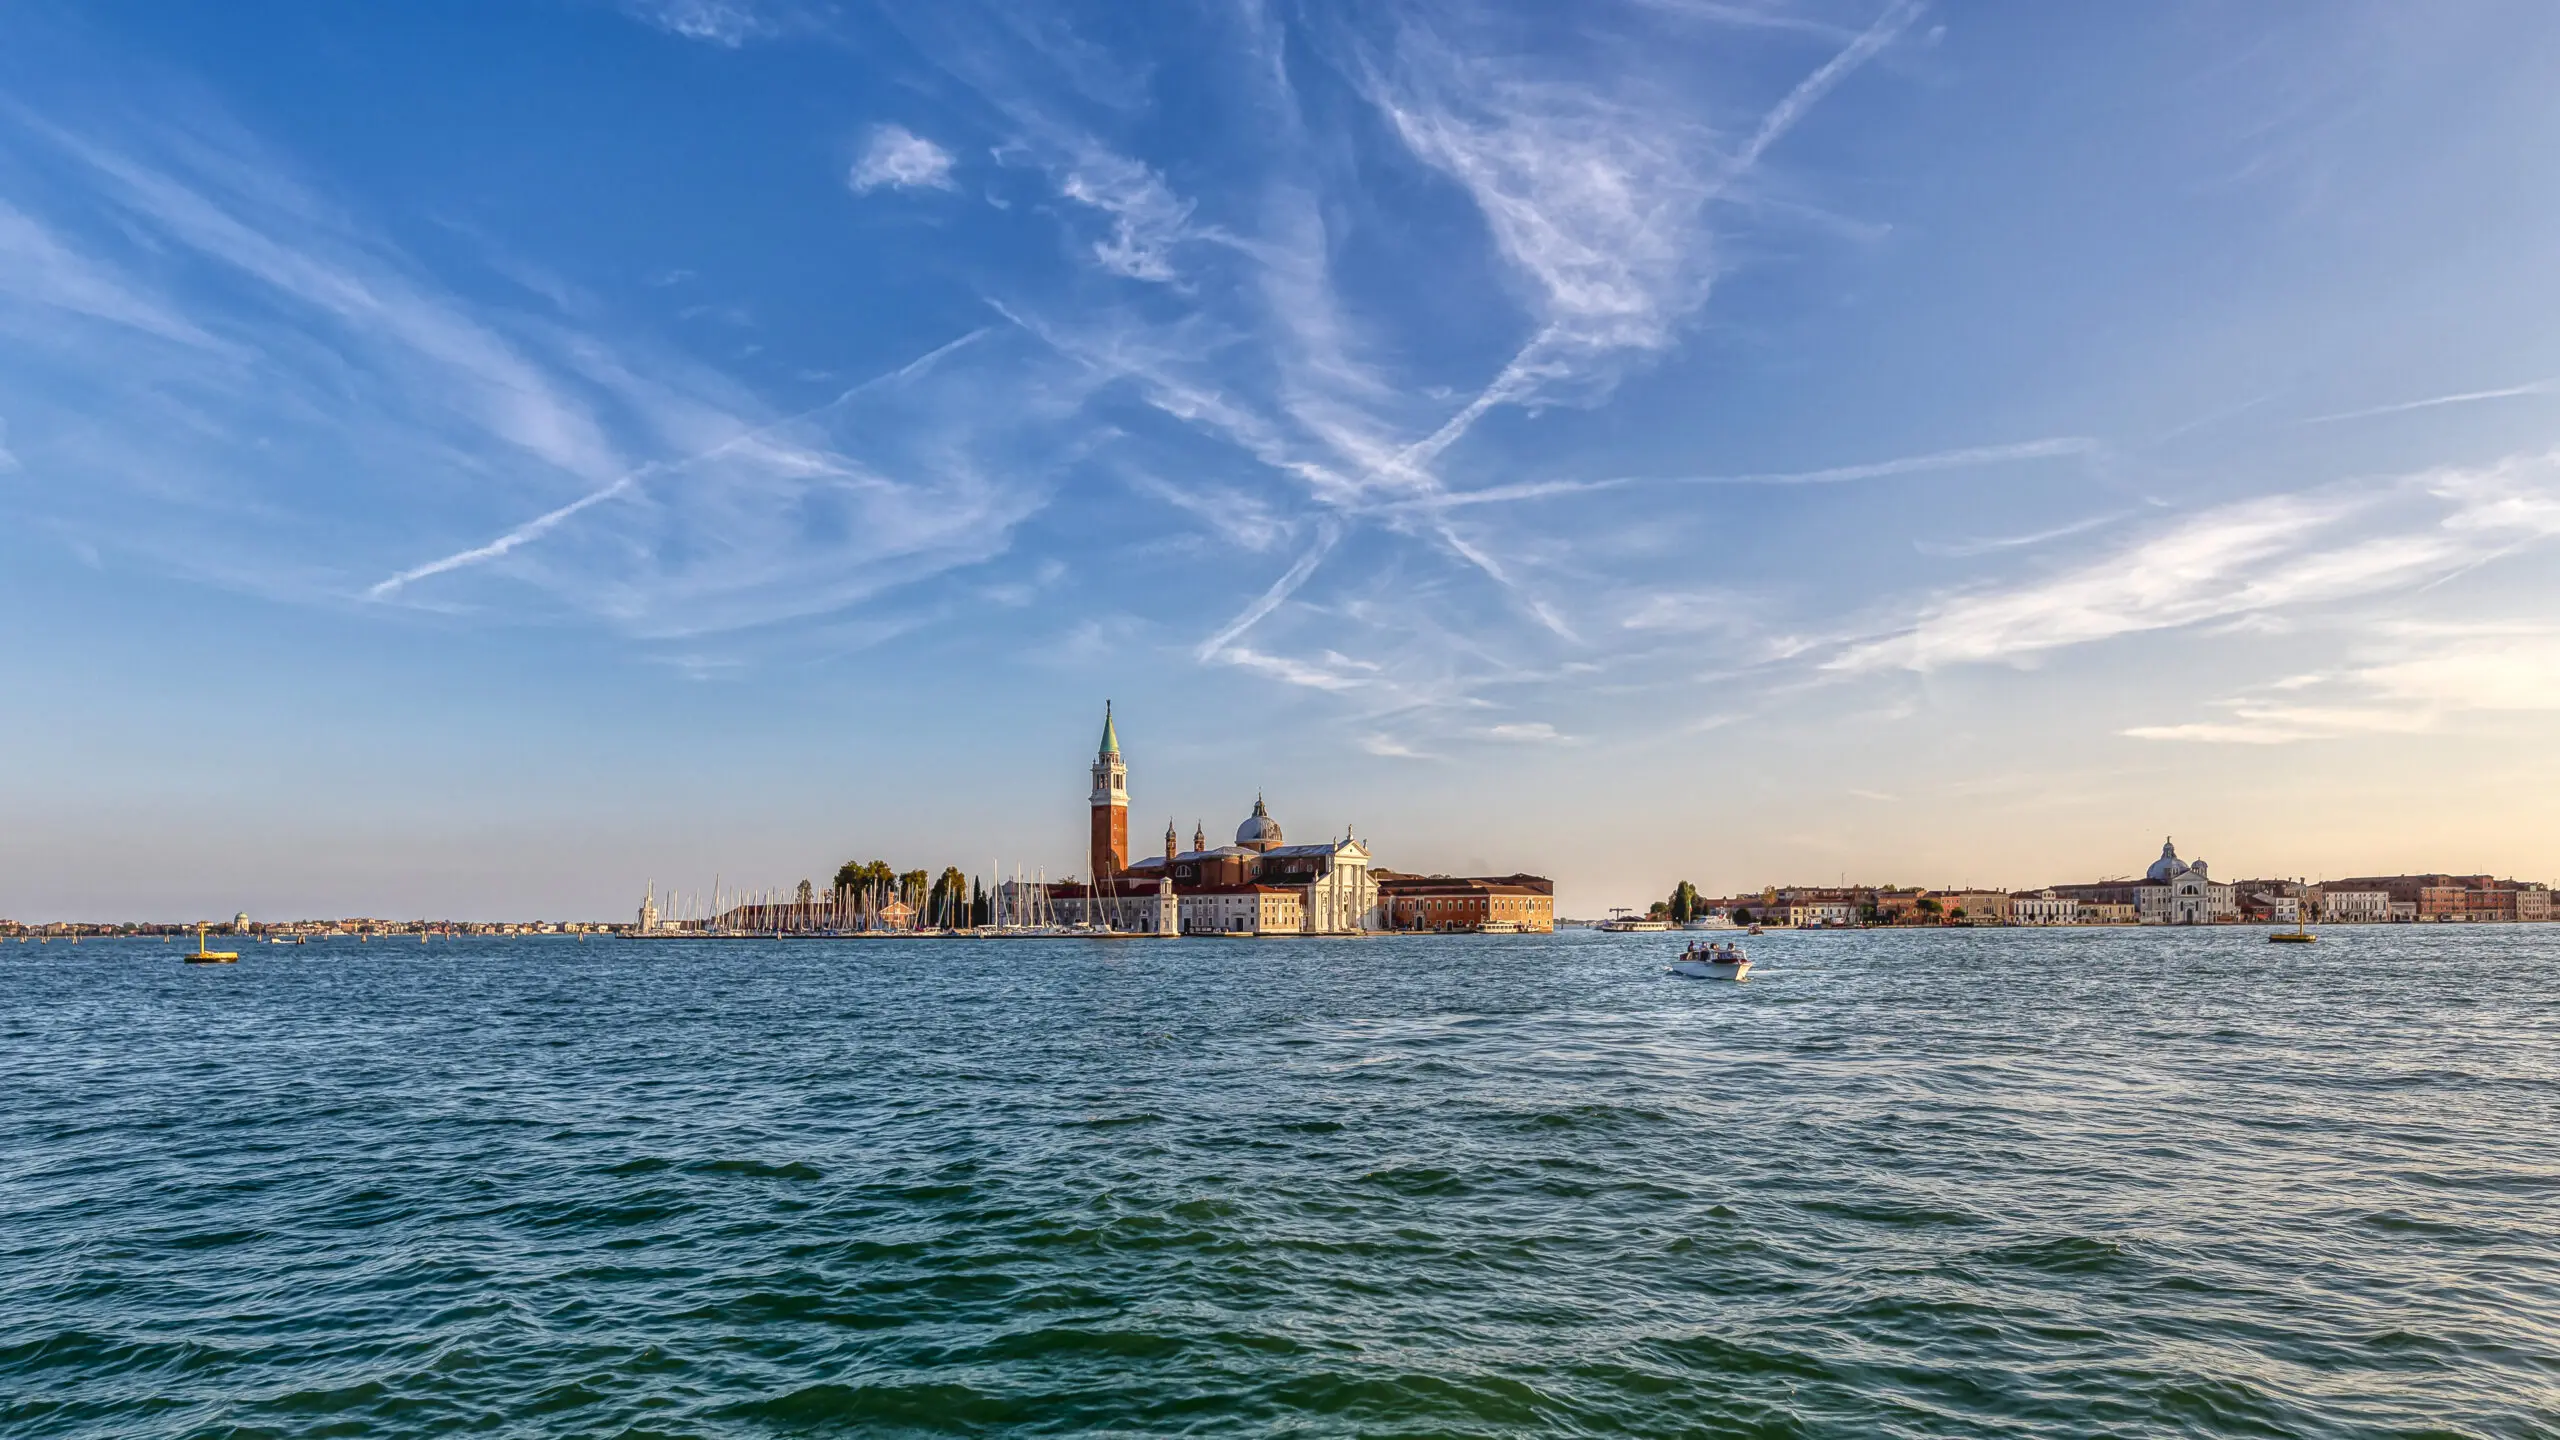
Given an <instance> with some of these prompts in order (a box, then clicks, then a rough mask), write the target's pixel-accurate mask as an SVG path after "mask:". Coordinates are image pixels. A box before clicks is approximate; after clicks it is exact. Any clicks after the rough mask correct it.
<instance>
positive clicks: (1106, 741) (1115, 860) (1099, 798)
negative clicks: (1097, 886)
mask: <svg viewBox="0 0 2560 1440" xmlns="http://www.w3.org/2000/svg"><path fill="white" fill-rule="evenodd" d="M1092 804H1093V847H1092V850H1091V852H1090V858H1091V860H1092V862H1093V878H1094V879H1095V880H1097V881H1099V880H1107V879H1110V878H1111V877H1112V876H1115V875H1118V874H1120V873H1121V872H1123V871H1125V870H1127V869H1128V868H1129V766H1128V764H1127V763H1126V762H1125V761H1123V760H1122V759H1121V758H1120V731H1119V728H1118V727H1117V726H1115V725H1114V724H1113V723H1112V720H1111V702H1110V701H1108V700H1105V701H1103V702H1102V748H1101V749H1100V750H1098V751H1096V752H1095V753H1094V757H1093V797H1092Z"/></svg>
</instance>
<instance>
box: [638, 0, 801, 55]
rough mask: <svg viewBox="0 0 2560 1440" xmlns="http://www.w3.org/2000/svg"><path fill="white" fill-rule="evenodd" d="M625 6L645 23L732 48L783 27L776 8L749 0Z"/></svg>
mask: <svg viewBox="0 0 2560 1440" xmlns="http://www.w3.org/2000/svg"><path fill="white" fill-rule="evenodd" d="M622 9H623V13H624V14H626V15H629V16H630V17H631V18H633V19H635V20H638V21H639V22H641V23H642V24H644V25H650V26H654V27H656V28H657V29H660V30H664V31H665V32H667V33H668V34H670V35H675V36H680V37H682V38H684V39H687V40H699V41H702V42H703V43H704V44H707V45H718V46H720V47H722V48H723V49H728V50H735V49H737V48H738V47H739V46H741V45H744V44H746V43H747V42H748V41H750V40H762V39H765V38H767V37H770V36H772V35H775V34H778V33H780V31H781V29H782V26H781V23H780V22H779V20H778V19H777V18H776V16H775V15H774V14H773V12H772V11H770V10H768V9H766V8H765V7H764V6H761V5H756V4H751V3H748V0H623V6H622Z"/></svg>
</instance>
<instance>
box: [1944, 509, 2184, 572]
mask: <svg viewBox="0 0 2560 1440" xmlns="http://www.w3.org/2000/svg"><path fill="white" fill-rule="evenodd" d="M2132 513H2133V512H2131V511H2129V510H2110V511H2108V512H2106V513H2105V514H2103V515H2091V516H2089V517H2087V518H2086V519H2081V520H2074V521H2072V522H2071V523H2070V524H2068V525H2055V526H2052V527H2051V528H2049V529H2044V530H2032V531H2029V532H2028V533H2026V534H2024V535H1996V536H1991V537H1988V538H1986V539H1981V540H1959V541H1940V540H1914V541H1912V542H1911V548H1912V549H1914V550H1916V551H1918V552H1920V553H1921V554H1923V555H1932V556H1936V557H1937V558H1939V559H1942V560H1969V559H1971V558H1973V557H1974V556H1976V555H1991V554H1996V553H1998V552H2000V551H2002V550H2023V549H2027V548H2029V547H2031V546H2036V545H2049V544H2051V543H2052V542H2054V541H2056V540H2068V539H2070V538H2071V537H2072V536H2074V535H2086V534H2088V533H2089V532H2090V531H2092V530H2096V529H2099V528H2102V527H2104V526H2108V525H2114V524H2118V523H2120V522H2122V521H2123V520H2124V519H2125V518H2126V517H2128V516H2129V515H2131V514H2132Z"/></svg>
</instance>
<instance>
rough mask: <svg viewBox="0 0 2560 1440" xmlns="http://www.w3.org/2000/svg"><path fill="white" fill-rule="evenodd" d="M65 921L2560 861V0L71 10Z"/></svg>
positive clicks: (29, 846) (29, 194) (26, 139)
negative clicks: (706, 901)
mask: <svg viewBox="0 0 2560 1440" xmlns="http://www.w3.org/2000/svg"><path fill="white" fill-rule="evenodd" d="M0 29H5V32H6V36H7V42H8V43H6V44H5V45H0V521H5V536H0V673H6V674H7V675H9V676H10V677H11V683H10V689H11V691H12V692H13V698H12V701H11V703H10V704H9V705H8V706H7V707H5V713H0V811H5V813H6V814H7V815H8V816H9V817H11V819H10V823H8V824H7V825H5V826H0V830H5V831H6V834H5V835H0V914H6V915H12V916H15V917H18V918H42V917H46V916H51V915H56V914H67V913H84V914H120V915H122V914H154V915H174V914H190V913H216V912H220V913H227V912H228V911H229V910H231V909H233V908H239V907H241V906H246V907H248V908H251V909H252V910H255V911H261V912H269V913H285V912H341V913H356V912H364V913H401V914H409V913H419V912H426V911H432V912H438V913H464V914H531V913H547V914H607V913H619V912H620V911H622V910H624V909H626V908H628V903H629V901H630V899H631V898H632V897H633V896H635V895H636V891H637V889H638V887H639V886H640V885H641V884H642V883H644V882H646V881H650V880H654V881H656V882H657V883H658V884H660V885H661V886H662V887H663V886H665V885H667V884H669V883H678V884H683V885H685V886H687V887H688V888H704V887H707V884H708V881H709V878H710V876H711V875H712V874H713V873H715V872H718V873H721V874H723V875H724V876H726V877H727V879H728V880H729V881H731V882H738V881H745V882H747V883H753V884H787V883H789V882H791V881H793V880H796V879H798V878H800V877H802V876H804V875H811V874H823V872H824V871H825V870H826V869H827V868H828V867H829V866H831V865H832V864H833V863H834V862H835V861H837V860H841V859H844V858H850V857H857V856H858V857H861V858H869V857H870V856H873V855H879V856H882V857H885V858H890V859H893V860H896V861H898V862H899V863H901V864H909V863H912V864H926V863H931V864H933V865H937V866H938V865H940V864H943V863H959V864H963V865H966V866H971V867H973V868H978V869H981V870H985V869H988V868H990V867H991V866H993V865H995V864H998V863H1001V864H1003V865H1004V866H1005V867H1006V868H1008V869H1009V868H1010V867H1011V866H1012V865H1014V864H1016V863H1020V864H1024V865H1033V866H1041V865H1045V866H1047V867H1048V868H1049V869H1050V870H1051V872H1052V873H1053V874H1054V873H1060V872H1063V871H1065V870H1067V869H1069V868H1071V867H1073V866H1074V865H1075V864H1076V863H1077V862H1078V858H1079V857H1078V848H1079V845H1080V836H1081V833H1082V831H1081V820H1082V817H1081V814H1080V809H1079V807H1080V801H1081V791H1082V771H1081V767H1082V765H1083V763H1084V761H1085V759H1086V758H1087V756H1088V754H1089V752H1090V748H1091V745H1092V736H1093V732H1094V731H1095V729H1096V721H1097V718H1098V712H1099V710H1100V707H1101V702H1102V700H1103V698H1104V697H1105V696H1109V697H1111V698H1113V699H1115V700H1116V701H1117V702H1118V704H1119V707H1120V712H1121V715H1122V717H1123V722H1122V725H1123V728H1122V734H1123V737H1124V739H1126V740H1127V742H1128V744H1129V747H1130V751H1131V761H1132V766H1133V776H1132V786H1133V791H1134V793H1135V796H1136V811H1137V815H1136V820H1135V828H1136V829H1138V830H1139V831H1140V832H1141V833H1143V834H1148V835H1153V834H1155V833H1157V828H1158V827H1160V826H1161V824H1162V823H1163V821H1164V819H1165V818H1166V817H1167V816H1171V817H1173V818H1175V819H1176V820H1178V821H1179V822H1180V824H1181V827H1182V829H1183V832H1184V833H1185V834H1186V835H1187V834H1188V833H1189V831H1190V828H1191V826H1192V824H1193V822H1194V821H1195V820H1206V821H1208V822H1209V824H1210V828H1212V829H1213V830H1219V829H1225V828H1229V827H1231V826H1232V825H1233V824H1234V823H1235V821H1236V819H1238V818H1240V816H1241V815H1242V814H1243V812H1244V810H1245V809H1246V808H1247V807H1248V806H1249V804H1250V801H1251V797H1252V795H1253V794H1254V793H1255V792H1256V791H1257V790H1260V791H1265V792H1268V793H1269V794H1270V795H1271V797H1272V802H1273V806H1274V809H1275V812H1276V813H1278V814H1279V815H1280V817H1281V818H1282V820H1283V821H1284V823H1288V824H1290V825H1291V827H1292V831H1293V834H1309V835H1315V834H1322V833H1326V832H1328V831H1338V830H1339V829H1340V828H1341V827H1342V826H1344V825H1346V824H1356V825H1357V826H1358V827H1359V830H1360V832H1361V833H1362V834H1364V835H1365V836H1368V837H1370V838H1371V839H1372V841H1373V843H1374V844H1375V845H1376V846H1377V848H1378V849H1379V851H1380V853H1381V858H1382V860H1383V861H1384V862H1385V863H1387V864H1390V865H1396V866H1400V867H1403V868H1423V869H1443V868H1465V869H1477V868H1485V869H1499V870H1505V871H1507V870H1513V869H1523V868H1526V869H1537V870H1543V871H1547V872H1549V873H1553V874H1555V875H1557V876H1558V877H1559V879H1560V880H1561V881H1562V882H1563V883H1564V887H1565V889H1564V900H1565V908H1566V909H1567V910H1569V911H1572V910H1580V911H1592V910H1596V909H1598V908H1600V907H1601V906H1603V905H1605V904H1611V903H1625V902H1631V901H1636V900H1639V899H1641V898H1644V897H1647V896H1650V895H1654V894H1657V893H1659V892H1660V891H1662V890H1663V889H1666V888H1667V887H1668V885H1669V884H1670V882H1672V881H1673V880H1676V879H1679V878H1683V877H1686V878H1691V879H1694V880H1696V881H1698V882H1699V883H1701V884H1703V885H1707V886H1709V887H1710V888H1730V887H1741V886H1746V885H1748V886H1757V885H1760V884H1763V883H1769V882H1777V881H1784V880H1789V879H1814V878H1820V877H1824V876H1829V875H1835V874H1852V875H1863V876H1865V877H1866V878H1868V879H1870V880H1905V881H1920V882H1929V883H1950V884H1951V883H1959V882H1970V883H1977V884H2007V885H2021V886H2023V885H2028V884H2036V883H2048V882H2051V881H2054V880H2060V879H2069V878H2084V877H2087V876H2090V875H2095V874H2102V873H2103V874H2112V873H2121V872H2123V871H2126V870H2130V869H2134V868H2137V867H2138V866H2139V865H2140V864H2141V863H2143V862H2144V861H2145V860H2147V859H2148V857H2149V855H2150V854H2152V853H2155V847H2156V845H2157V837H2158V836H2159V835H2160V834H2162V833H2164V832H2174V833H2176V834H2177V835H2178V836H2179V837H2180V840H2181V844H2182V847H2183V848H2185V849H2187V850H2189V851H2190V852H2201V853H2205V854H2208V855H2209V856H2210V857H2211V858H2212V859H2214V860H2215V862H2216V866H2217V869H2218V870H2220V871H2224V872H2248V873H2282V874H2297V873H2299V874H2313V875H2316V874H2320V873H2324V872H2325V873H2333V874H2336V873H2352V872H2355V871H2358V870H2366V871H2369V870H2374V869H2383V868H2400V867H2404V866H2406V867H2438V866H2442V867H2454V868H2466V869H2467V868H2479V869H2491V870H2498V871H2502V872H2518V873H2524V874H2527V875H2530V876H2537V877H2544V878H2548V877H2549V876H2550V875H2551V873H2552V872H2554V871H2560V863H2555V861H2560V821H2555V820H2554V819H2553V818H2552V811H2551V807H2550V806H2549V805H2548V804H2547V803H2544V802H2543V801H2542V800H2540V799H2539V798H2538V797H2542V796H2547V795H2549V794H2551V793H2554V782H2555V781H2560V762H2555V759H2554V754H2555V747H2554V745H2553V744H2552V741H2553V739H2554V738H2555V734H2556V733H2560V727H2555V724H2554V721H2555V716H2556V715H2560V621H2555V619H2554V616H2555V615H2560V609H2555V606H2554V603H2553V602H2554V600H2555V598H2560V597H2555V593H2554V592H2555V590H2560V584H2555V577H2560V571H2555V570H2554V567H2553V563H2552V542H2553V540H2554V539H2556V538H2560V458H2556V457H2560V452H2555V445H2560V327H2556V326H2554V325H2553V324H2552V323H2551V321H2552V317H2553V315H2554V314H2555V302H2560V272H2555V271H2554V270H2553V269H2552V267H2551V266H2550V265H2549V263H2548V257H2549V256H2550V255H2551V254H2553V253H2560V202H2555V201H2554V199H2553V192H2552V190H2551V187H2550V185H2549V184H2548V180H2549V176H2550V168H2551V162H2550V159H2549V157H2550V156H2551V155H2552V154H2553V153H2555V142H2556V141H2560V91H2555V88H2554V87H2552V86H2551V85H2550V84H2549V83H2548V77H2549V76H2550V75H2551V74H2553V73H2560V72H2556V71H2555V67H2556V66H2560V12H2553V11H2551V10H2550V9H2549V8H2548V7H2545V6H2536V5H2532V4H2525V3H2517V4H2494V3H2482V4H2476V5H2464V6H2457V7H2426V8H2425V9H2423V10H2420V9H2418V8H2417V7H2407V6H2383V5H2358V4H2336V3H2322V4H2301V5H2266V6H2250V7H2231V6H2225V5H2213V4H2175V3H2169V4H2161V5H2147V6H2126V7H2112V8H2109V9H2105V10H2098V9H2093V8H2091V7H1993V6H1966V5H1956V4H1915V3H1876V0H1860V3H1847V0H1841V3H1831V0H1819V3H1807V4H1801V5H1784V4H1779V3H1774V0H1591V3H1588V4H1580V5H1573V6H1552V5H1502V4H1462V3H1446V4H1438V3H1412V4H1392V3H1361V4H1316V3H1306V4H1280V3H1267V4H1265V3H1253V0H1166V3H1162V4H1148V5H1126V4H1089V5H1058V6H1051V7H1038V6H1027V5H1011V4H987V5H975V4H969V3H963V0H943V3H935V4H929V5H927V4H915V5H870V4H857V3H849V0H848V3H835V4H818V3H797V0H627V3H609V0H559V3H542V0H534V3H506V4H498V3H487V4H454V5H441V6H433V7H429V6H411V7H394V6H364V7H348V6H343V5H328V4H320V3H307V4H292V3H279V4H273V5H265V6H258V7H246V8H243V7H206V6H198V5H178V4H147V3H138V0H123V3H119V0H102V3H94V4H85V5H79V6H69V5H46V4H27V3H19V0H0Z"/></svg>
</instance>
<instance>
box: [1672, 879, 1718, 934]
mask: <svg viewBox="0 0 2560 1440" xmlns="http://www.w3.org/2000/svg"><path fill="white" fill-rule="evenodd" d="M1661 909H1662V911H1663V913H1664V914H1666V915H1667V916H1669V917H1670V919H1671V922H1672V923H1673V924H1675V925H1686V924H1688V923H1689V922H1690V921H1692V920H1695V919H1697V918H1698V917H1699V916H1701V915H1704V914H1705V913H1707V905H1706V898H1705V897H1704V896H1702V895H1700V894H1699V893H1698V887H1697V886H1695V885H1692V884H1690V883H1689V882H1688V881H1686V880H1683V881H1681V882H1680V883H1679V884H1678V885H1675V886H1673V887H1672V890H1671V898H1670V900H1668V901H1667V902H1665V903H1664V904H1663V905H1662V907H1661Z"/></svg>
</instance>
